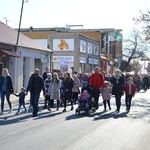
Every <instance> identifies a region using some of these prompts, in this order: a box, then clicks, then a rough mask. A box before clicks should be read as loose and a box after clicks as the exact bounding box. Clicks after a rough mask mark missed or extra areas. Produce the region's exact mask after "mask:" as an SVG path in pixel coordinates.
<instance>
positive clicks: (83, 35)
mask: <svg viewBox="0 0 150 150" xmlns="http://www.w3.org/2000/svg"><path fill="white" fill-rule="evenodd" d="M21 32H22V33H23V34H25V35H26V36H28V37H30V38H32V39H34V40H36V41H37V42H39V43H41V44H42V45H44V46H45V47H48V48H51V49H52V50H53V56H54V57H53V59H51V60H52V63H51V66H52V67H51V68H53V69H58V68H59V67H60V66H59V65H58V62H56V60H54V58H56V55H57V56H62V55H63V56H68V55H70V56H71V55H72V56H73V54H75V55H74V57H75V61H74V63H75V64H74V65H70V64H71V63H73V62H70V64H69V65H70V66H69V68H68V69H69V70H70V68H72V70H73V69H75V70H79V72H81V73H82V72H84V71H85V72H89V71H91V70H92V69H93V67H94V66H95V65H96V63H97V61H96V59H98V63H97V65H99V66H100V68H101V71H105V72H107V73H113V72H114V71H115V69H116V68H119V67H120V64H121V55H122V34H121V30H120V29H119V30H116V29H113V28H112V29H111V28H110V29H70V30H68V29H66V28H30V29H21ZM75 35H76V37H75ZM77 37H78V38H77ZM61 38H65V39H71V38H72V39H74V40H73V43H74V50H73V51H71V52H70V51H66V50H65V51H63V52H62V51H58V50H55V49H54V46H53V44H55V42H54V41H57V39H59V40H60V39H61ZM54 39H55V40H54ZM77 39H78V40H77ZM81 39H84V40H83V41H85V43H84V44H85V45H86V51H87V50H88V43H90V42H91V44H93V45H94V43H96V44H97V45H98V46H99V47H98V48H99V54H98V55H97V56H98V57H99V58H98V57H97V56H96V55H94V53H91V54H89V53H88V52H86V53H85V54H84V53H82V52H80V50H77V46H78V47H80V44H79V43H80V42H79V41H80V40H81ZM85 39H86V40H85ZM89 45H90V44H89ZM92 47H93V49H94V46H92ZM77 52H80V53H78V54H77ZM83 54H84V57H83ZM59 58H60V57H59ZM70 58H71V57H70ZM72 58H73V57H72ZM77 58H78V59H77ZM85 58H86V59H85ZM91 58H92V59H91ZM70 60H71V59H70ZM77 60H81V61H82V63H80V64H79V65H77V62H76V61H77ZM94 60H95V62H94ZM72 61H73V60H72ZM83 63H85V65H83ZM89 63H91V64H89ZM94 63H95V64H94ZM52 64H53V65H52ZM81 64H82V65H81ZM92 64H93V65H92ZM88 65H89V66H88ZM58 66H59V67H58ZM85 66H86V67H85Z"/></svg>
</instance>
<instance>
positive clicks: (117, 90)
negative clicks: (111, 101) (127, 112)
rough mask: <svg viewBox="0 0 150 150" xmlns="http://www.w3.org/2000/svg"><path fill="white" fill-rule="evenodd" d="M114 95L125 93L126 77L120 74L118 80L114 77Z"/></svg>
mask: <svg viewBox="0 0 150 150" xmlns="http://www.w3.org/2000/svg"><path fill="white" fill-rule="evenodd" d="M112 84H113V88H112V95H123V91H124V89H125V88H124V78H123V77H122V76H120V78H119V79H118V80H117V79H116V78H114V77H113V79H112Z"/></svg>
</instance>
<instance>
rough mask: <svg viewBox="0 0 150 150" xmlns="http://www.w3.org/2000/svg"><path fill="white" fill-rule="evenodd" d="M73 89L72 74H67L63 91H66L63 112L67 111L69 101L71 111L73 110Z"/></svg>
mask: <svg viewBox="0 0 150 150" xmlns="http://www.w3.org/2000/svg"><path fill="white" fill-rule="evenodd" d="M72 88H73V79H72V78H71V75H70V73H66V74H65V79H64V82H63V91H64V110H63V112H65V111H66V102H67V100H69V101H70V102H71V110H73V100H72Z"/></svg>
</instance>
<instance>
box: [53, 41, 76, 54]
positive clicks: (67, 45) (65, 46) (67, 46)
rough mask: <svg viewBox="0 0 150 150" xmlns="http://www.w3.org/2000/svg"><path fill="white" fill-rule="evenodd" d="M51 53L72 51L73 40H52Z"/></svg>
mask: <svg viewBox="0 0 150 150" xmlns="http://www.w3.org/2000/svg"><path fill="white" fill-rule="evenodd" d="M53 51H74V39H53Z"/></svg>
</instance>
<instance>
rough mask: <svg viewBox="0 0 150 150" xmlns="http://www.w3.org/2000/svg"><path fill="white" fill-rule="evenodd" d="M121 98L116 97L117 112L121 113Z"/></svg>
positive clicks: (119, 96)
mask: <svg viewBox="0 0 150 150" xmlns="http://www.w3.org/2000/svg"><path fill="white" fill-rule="evenodd" d="M121 96H122V95H115V99H116V107H117V109H116V111H120V107H121Z"/></svg>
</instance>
